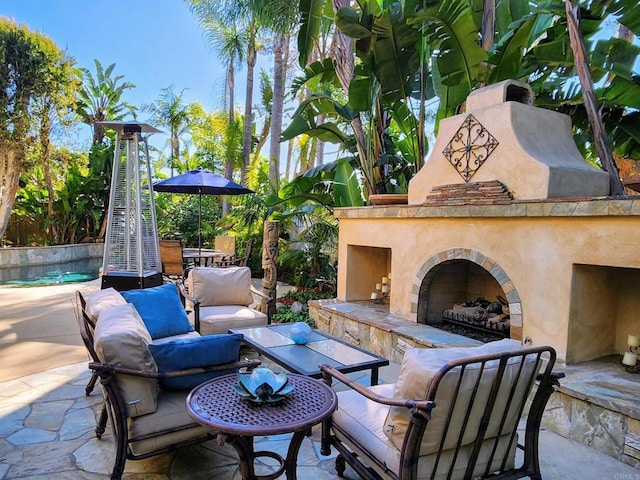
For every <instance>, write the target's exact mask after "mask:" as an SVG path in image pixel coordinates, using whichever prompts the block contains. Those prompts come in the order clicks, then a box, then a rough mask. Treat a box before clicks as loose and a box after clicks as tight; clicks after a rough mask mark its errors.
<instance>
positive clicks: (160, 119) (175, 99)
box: [142, 85, 189, 177]
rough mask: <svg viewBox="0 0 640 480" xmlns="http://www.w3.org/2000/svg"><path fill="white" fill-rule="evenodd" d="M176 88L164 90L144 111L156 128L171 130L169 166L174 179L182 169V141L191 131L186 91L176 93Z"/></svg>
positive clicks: (171, 87)
mask: <svg viewBox="0 0 640 480" xmlns="http://www.w3.org/2000/svg"><path fill="white" fill-rule="evenodd" d="M174 88H175V87H174V86H173V85H170V86H168V87H167V88H163V89H162V94H161V95H160V98H158V100H156V101H155V102H154V103H151V104H149V105H145V106H144V107H143V109H142V110H143V111H144V112H148V113H150V114H151V118H150V120H149V121H150V122H151V123H153V124H154V125H155V126H156V127H166V128H168V129H169V145H170V146H171V155H170V157H169V165H168V166H169V168H170V169H171V176H172V177H173V173H174V170H175V169H176V168H177V169H180V141H181V140H182V138H181V137H182V136H183V135H185V134H186V133H187V131H188V129H189V107H188V106H187V105H185V104H184V102H183V100H182V96H183V94H184V89H183V90H181V91H180V93H176V92H175V90H174Z"/></svg>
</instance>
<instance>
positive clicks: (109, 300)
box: [85, 287, 127, 322]
mask: <svg viewBox="0 0 640 480" xmlns="http://www.w3.org/2000/svg"><path fill="white" fill-rule="evenodd" d="M86 301H87V306H86V308H85V311H86V312H87V313H88V314H89V316H91V317H92V318H91V319H92V320H93V321H94V322H95V321H96V320H97V319H98V315H99V314H100V312H101V311H102V310H104V309H106V308H111V307H115V306H116V305H124V304H125V303H127V301H126V300H125V299H124V297H123V296H122V295H121V294H120V292H118V291H117V290H116V289H115V288H113V287H109V288H105V289H103V290H98V291H96V292H92V293H91V294H89V295H88V296H87V299H86Z"/></svg>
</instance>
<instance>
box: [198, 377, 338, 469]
mask: <svg viewBox="0 0 640 480" xmlns="http://www.w3.org/2000/svg"><path fill="white" fill-rule="evenodd" d="M288 379H289V382H291V383H293V384H294V385H295V387H294V389H293V391H292V392H291V393H289V394H288V395H287V396H286V397H285V398H284V399H283V400H281V401H279V402H277V403H268V404H265V403H253V402H250V401H249V400H247V399H246V398H244V397H242V396H240V395H239V394H238V393H236V391H235V390H234V388H233V386H234V385H235V384H236V383H237V375H236V374H235V373H234V374H230V375H224V376H221V377H217V378H214V379H213V380H209V381H208V382H205V383H203V384H202V385H199V386H197V387H196V388H194V389H193V390H192V391H191V393H189V395H188V396H187V412H188V413H189V416H191V418H193V419H194V420H195V421H196V422H198V423H200V424H201V425H205V426H209V427H211V428H213V429H214V430H216V431H217V432H218V437H217V438H218V444H220V445H222V444H224V443H228V444H229V445H231V446H232V447H233V448H234V449H235V450H236V452H237V453H238V456H239V457H240V474H241V475H242V479H243V480H254V479H258V480H273V479H275V478H277V477H279V476H280V475H282V473H283V472H286V475H287V480H295V479H296V463H297V458H298V451H299V450H300V445H302V440H304V437H305V435H306V434H307V433H309V432H310V430H311V427H312V426H314V425H317V424H318V423H320V422H322V421H323V420H325V419H326V418H328V417H329V416H330V415H331V414H332V413H333V411H334V410H335V409H336V407H337V406H338V398H337V397H336V394H335V392H334V391H333V390H332V389H331V387H329V386H328V385H326V384H325V383H323V382H320V381H318V380H315V379H313V378H309V377H306V376H304V375H296V374H289V375H288ZM284 433H293V437H292V438H291V442H290V443H289V448H288V450H287V456H286V458H282V456H281V455H279V454H277V453H275V452H269V451H258V452H256V451H255V450H254V448H253V437H255V436H262V435H279V434H284ZM260 457H268V458H273V459H275V460H277V461H278V462H279V464H280V465H279V467H278V469H277V471H276V472H274V473H270V474H268V475H256V474H255V469H254V463H255V459H256V458H260Z"/></svg>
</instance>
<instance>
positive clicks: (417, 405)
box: [320, 364, 436, 412]
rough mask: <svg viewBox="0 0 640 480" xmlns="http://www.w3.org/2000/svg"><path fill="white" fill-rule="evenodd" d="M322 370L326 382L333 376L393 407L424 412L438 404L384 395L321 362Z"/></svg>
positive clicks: (365, 395) (359, 391)
mask: <svg viewBox="0 0 640 480" xmlns="http://www.w3.org/2000/svg"><path fill="white" fill-rule="evenodd" d="M320 370H321V371H322V379H323V380H324V381H325V382H326V383H331V378H335V379H336V380H338V381H339V382H342V383H344V384H345V385H346V386H347V387H349V388H351V389H352V390H355V391H356V392H358V393H359V394H360V395H362V396H364V397H366V398H368V399H369V400H371V401H373V402H376V403H381V404H383V405H390V406H392V407H406V408H409V409H411V410H420V411H424V412H429V411H431V410H432V409H433V408H434V407H435V406H436V404H435V402H431V401H428V400H413V399H408V398H391V397H385V396H384V395H379V394H377V393H375V392H374V391H372V390H370V389H368V388H367V387H365V386H363V385H361V384H359V383H358V382H356V381H355V380H352V379H351V378H349V377H347V376H346V375H345V374H344V373H342V372H340V371H338V370H336V369H335V368H333V367H330V366H329V365H326V364H320Z"/></svg>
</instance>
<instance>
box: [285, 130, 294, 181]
mask: <svg viewBox="0 0 640 480" xmlns="http://www.w3.org/2000/svg"><path fill="white" fill-rule="evenodd" d="M292 158H293V139H290V140H289V141H288V142H287V164H286V168H285V171H284V178H286V179H287V180H288V179H290V178H291V159H292Z"/></svg>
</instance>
